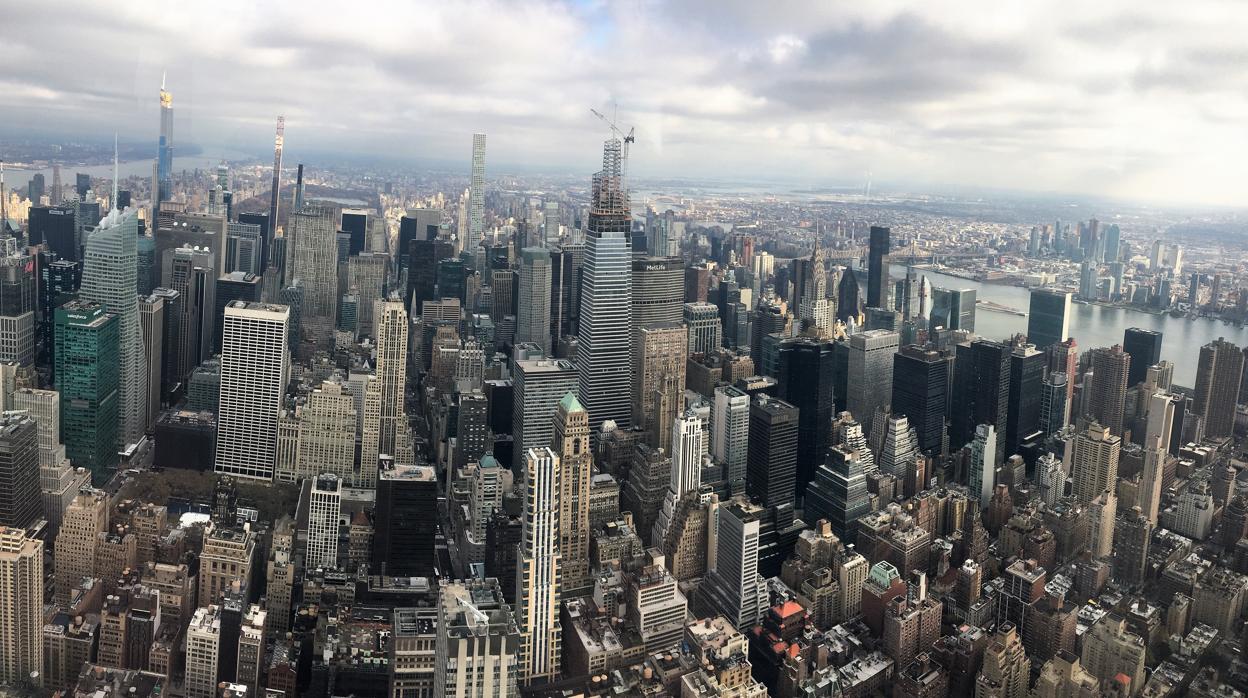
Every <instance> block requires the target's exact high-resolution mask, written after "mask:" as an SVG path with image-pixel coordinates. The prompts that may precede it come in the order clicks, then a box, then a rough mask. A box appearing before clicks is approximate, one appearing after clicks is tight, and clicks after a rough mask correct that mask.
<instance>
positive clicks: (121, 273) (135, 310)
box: [79, 209, 147, 447]
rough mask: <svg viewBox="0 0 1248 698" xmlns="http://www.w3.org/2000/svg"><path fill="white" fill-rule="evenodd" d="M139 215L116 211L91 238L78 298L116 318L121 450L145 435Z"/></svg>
mask: <svg viewBox="0 0 1248 698" xmlns="http://www.w3.org/2000/svg"><path fill="white" fill-rule="evenodd" d="M138 226H139V223H138V212H137V211H135V210H134V209H129V210H128V211H126V212H125V213H122V212H119V211H117V210H116V209H113V210H112V211H111V212H110V213H109V214H108V216H107V217H106V218H105V219H104V220H102V221H100V225H99V227H97V228H96V229H95V231H94V232H92V233H91V235H90V236H89V237H88V238H87V244H86V250H85V252H84V261H83V269H82V288H81V290H80V291H79V295H80V296H81V297H82V298H83V299H84V300H88V301H94V302H96V303H99V304H100V305H101V306H103V307H104V310H105V311H106V312H108V313H110V314H112V315H114V316H116V318H117V335H118V357H117V358H118V364H119V371H120V385H119V386H118V397H119V399H120V400H119V403H120V404H119V405H118V408H119V411H118V414H119V416H120V431H119V432H118V434H117V436H118V438H119V441H118V444H117V446H118V447H123V446H125V445H126V444H133V443H138V441H139V439H141V438H142V437H143V434H144V432H145V431H146V424H145V423H144V417H145V415H146V413H147V371H146V367H147V362H146V360H145V359H144V356H143V354H144V346H143V332H142V329H141V328H140V327H139V298H138V295H137V294H136V292H135V291H136V289H137V283H138V281H137V277H138V259H137V257H136V254H137V244H138V243H137V242H136V240H137V238H138V234H139V227H138Z"/></svg>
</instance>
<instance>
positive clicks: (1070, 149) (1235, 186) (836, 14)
mask: <svg viewBox="0 0 1248 698" xmlns="http://www.w3.org/2000/svg"><path fill="white" fill-rule="evenodd" d="M3 24H4V26H3V27H0V56H3V59H4V67H5V70H3V71H2V72H0V132H3V131H9V132H12V131H15V130H17V131H22V130H25V131H27V132H36V131H37V132H41V133H54V134H60V135H65V136H73V135H78V136H91V137H99V136H102V135H104V134H108V133H111V132H112V131H114V130H117V131H120V132H121V133H122V134H123V135H128V136H130V137H134V138H144V137H148V136H150V137H151V138H152V139H153V140H154V139H155V137H156V131H157V129H158V116H157V98H156V94H157V88H158V86H159V82H160V75H161V71H162V70H168V73H169V86H170V89H171V90H172V92H173V93H174V106H175V110H176V114H177V121H176V124H177V126H176V130H177V133H176V138H177V139H178V140H182V141H194V142H197V143H201V144H203V145H205V146H206V147H211V146H213V145H226V146H230V147H233V148H238V149H244V150H246V151H247V152H255V153H261V152H264V151H265V150H266V149H268V148H270V147H271V145H270V144H271V141H272V130H273V122H274V118H275V117H276V115H277V114H279V113H281V114H285V116H286V122H287V143H288V145H289V147H290V149H292V150H298V149H300V148H306V149H307V150H309V151H322V152H336V151H337V152H359V153H384V154H387V155H398V156H411V157H414V158H415V157H422V156H424V157H428V158H434V159H440V160H446V159H460V158H462V159H463V160H465V167H466V161H467V158H468V151H469V150H470V143H471V135H470V134H471V133H472V132H473V131H484V132H486V133H487V134H489V138H490V143H489V160H490V161H491V162H493V163H497V164H500V165H499V166H500V167H501V166H504V165H506V164H527V165H537V166H544V167H564V168H567V169H568V170H570V171H579V170H584V171H586V172H588V171H591V170H592V169H594V159H595V155H596V151H597V149H598V143H599V142H600V141H601V139H602V137H603V135H604V133H605V130H604V128H603V127H602V125H601V124H600V123H599V122H597V120H596V119H594V117H593V116H592V115H591V114H590V113H589V108H590V107H594V108H597V109H599V110H600V111H607V112H608V113H610V112H611V110H612V109H613V108H618V114H619V119H620V121H621V122H625V123H628V124H631V125H635V126H636V128H637V145H636V146H635V148H634V151H633V152H634V156H633V160H632V163H633V164H632V167H633V170H634V172H636V173H638V174H639V175H642V176H647V175H648V176H688V177H708V176H713V177H720V178H725V179H731V178H734V177H735V178H762V177H766V178H789V179H795V180H799V181H808V182H809V183H811V184H826V185H848V186H861V185H862V184H863V183H864V182H865V181H866V179H867V178H868V176H870V177H872V178H873V179H874V180H875V181H876V182H885V183H895V184H897V185H900V186H911V187H919V188H921V187H923V186H929V187H936V186H966V187H972V188H974V187H993V188H1005V189H1018V190H1034V191H1054V192H1072V193H1087V194H1094V195H1108V196H1117V197H1126V198H1133V199H1142V200H1148V201H1154V202H1157V203H1174V202H1190V203H1216V204H1230V205H1242V204H1243V203H1244V196H1243V192H1244V188H1245V182H1246V180H1248V177H1245V174H1248V172H1246V170H1248V165H1246V164H1245V163H1248V131H1246V129H1245V125H1246V123H1248V43H1245V40H1244V37H1246V36H1248V4H1245V3H1243V2H1238V1H1235V0H1232V1H1230V2H1216V1H1212V0H1210V1H1206V0H1188V1H1186V2H1179V3H1171V2H1161V1H1160V0H1149V1H1146V2H1139V1H1138V0H1135V1H1119V0H1096V1H1095V2H1090V1H1089V0H1074V1H1070V2H1066V1H1051V2H1045V1H1042V0H996V1H994V2H957V1H953V0H942V1H941V2H930V1H929V2H897V1H893V0H869V1H865V0H854V1H850V2H840V1H834V0H819V1H817V2H815V1H803V2H784V1H781V0H768V1H766V2H760V1H759V0H741V1H737V0H733V1H727V0H691V1H689V2H658V1H654V0H619V1H618V2H597V1H593V0H591V1H587V2H571V3H562V2H493V1H482V2H464V3H460V2H445V1H443V2H431V3H424V2H411V1H408V2H395V3H393V4H391V3H373V2H367V1H364V2H342V1H341V0H335V1H333V2H327V1H325V0H304V1H302V2H282V3H273V2H256V1H255V0H241V1H236V0H213V1H211V2H198V3H190V2H168V1H166V0H131V1H129V2H124V3H101V2H96V1H95V0H48V1H47V2H10V3H6V5H5V9H4V23H3ZM613 105H614V107H613Z"/></svg>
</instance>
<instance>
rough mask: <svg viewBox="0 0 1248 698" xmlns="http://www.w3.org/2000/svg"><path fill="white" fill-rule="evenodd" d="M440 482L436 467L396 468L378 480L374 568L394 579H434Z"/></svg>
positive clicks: (381, 475) (379, 474)
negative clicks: (433, 515) (435, 512)
mask: <svg viewBox="0 0 1248 698" xmlns="http://www.w3.org/2000/svg"><path fill="white" fill-rule="evenodd" d="M437 504H438V478H437V474H436V473H435V472H434V469H433V467H432V466H427V465H396V466H394V467H392V468H385V469H383V470H382V471H381V472H379V473H378V477H377V508H376V510H375V515H376V520H375V522H374V526H373V530H374V533H373V548H372V555H373V557H372V563H373V564H372V567H371V569H375V570H377V573H378V574H386V575H391V576H394V577H432V576H433V575H434V557H435V551H434V539H435V538H436V537H437V521H436V520H435V519H434V518H433V517H431V516H429V512H430V511H433V510H434V509H435V508H437Z"/></svg>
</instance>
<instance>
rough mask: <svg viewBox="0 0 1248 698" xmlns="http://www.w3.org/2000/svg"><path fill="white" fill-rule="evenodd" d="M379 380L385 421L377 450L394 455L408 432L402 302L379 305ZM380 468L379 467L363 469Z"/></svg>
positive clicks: (376, 312) (405, 324) (376, 307)
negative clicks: (398, 438) (400, 437)
mask: <svg viewBox="0 0 1248 698" xmlns="http://www.w3.org/2000/svg"><path fill="white" fill-rule="evenodd" d="M373 315H374V316H375V317H376V320H377V378H378V380H379V382H380V384H381V385H380V386H379V387H380V388H381V421H380V425H379V430H380V435H379V437H378V443H377V447H378V449H379V451H380V452H381V453H387V454H390V455H394V443H395V434H396V433H397V432H398V430H399V429H400V428H403V429H406V428H407V426H406V424H405V422H406V418H405V417H404V410H403V399H404V390H405V389H406V387H407V332H408V320H407V311H406V310H404V308H403V302H402V301H376V302H375V303H374V310H373ZM364 467H371V468H376V467H377V464H376V463H371V464H361V468H364Z"/></svg>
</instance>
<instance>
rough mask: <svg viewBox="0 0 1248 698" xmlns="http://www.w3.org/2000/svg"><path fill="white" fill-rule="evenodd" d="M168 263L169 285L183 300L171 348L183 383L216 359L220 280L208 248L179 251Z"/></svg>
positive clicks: (178, 376) (175, 372)
mask: <svg viewBox="0 0 1248 698" xmlns="http://www.w3.org/2000/svg"><path fill="white" fill-rule="evenodd" d="M167 259H168V262H167V263H166V264H165V266H166V268H167V271H168V273H167V274H165V277H166V278H165V284H166V286H167V287H168V288H170V289H172V290H174V291H176V292H177V293H178V296H179V298H180V302H179V303H178V316H179V317H178V321H177V322H176V323H174V324H173V326H172V330H173V332H172V338H173V340H174V341H173V342H172V343H171V344H172V346H171V347H170V349H171V350H172V351H173V354H174V356H175V367H176V368H175V370H174V376H173V377H174V378H175V379H176V380H177V381H182V380H185V379H186V377H187V376H188V375H190V373H191V371H193V370H194V369H195V367H196V366H198V365H200V364H201V363H203V361H204V360H205V359H208V358H209V357H211V356H212V347H213V332H214V329H213V328H214V327H215V325H216V323H215V322H214V320H215V319H216V318H215V313H214V308H215V307H216V297H215V296H216V288H217V285H216V278H217V277H216V271H215V269H214V267H213V258H212V253H211V252H210V251H209V250H208V249H206V248H195V247H179V248H177V249H174V250H171V251H170V254H169V256H168V258H167Z"/></svg>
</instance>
